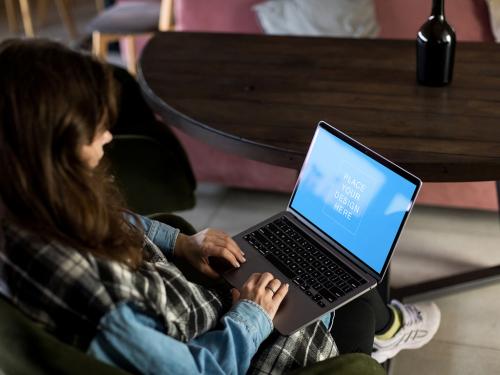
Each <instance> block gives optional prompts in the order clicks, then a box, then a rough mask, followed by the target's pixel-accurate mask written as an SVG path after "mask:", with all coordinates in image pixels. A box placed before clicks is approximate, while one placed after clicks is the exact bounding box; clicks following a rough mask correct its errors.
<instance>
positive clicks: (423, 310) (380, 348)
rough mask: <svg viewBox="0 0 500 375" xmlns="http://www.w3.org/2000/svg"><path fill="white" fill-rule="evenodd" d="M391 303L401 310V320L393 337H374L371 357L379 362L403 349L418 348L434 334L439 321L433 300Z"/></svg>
mask: <svg viewBox="0 0 500 375" xmlns="http://www.w3.org/2000/svg"><path fill="white" fill-rule="evenodd" d="M391 305H393V306H394V307H395V308H396V309H397V310H399V311H400V312H401V315H402V319H403V321H402V322H401V324H402V325H401V328H400V329H399V331H398V332H397V333H396V334H395V335H394V337H392V338H390V339H388V340H380V339H377V338H376V337H375V341H374V343H373V353H372V357H373V358H375V359H376V360H377V362H379V363H383V362H385V361H386V360H387V359H389V358H392V357H394V356H395V355H396V354H398V353H399V352H400V351H401V350H403V349H418V348H421V347H422V346H424V345H425V344H427V343H428V342H429V341H431V339H432V337H434V335H435V334H436V332H437V330H438V328H439V323H440V321H441V312H440V311H439V308H438V307H437V306H436V304H435V303H433V302H428V303H417V304H414V305H404V304H402V303H401V302H399V301H396V300H392V301H391Z"/></svg>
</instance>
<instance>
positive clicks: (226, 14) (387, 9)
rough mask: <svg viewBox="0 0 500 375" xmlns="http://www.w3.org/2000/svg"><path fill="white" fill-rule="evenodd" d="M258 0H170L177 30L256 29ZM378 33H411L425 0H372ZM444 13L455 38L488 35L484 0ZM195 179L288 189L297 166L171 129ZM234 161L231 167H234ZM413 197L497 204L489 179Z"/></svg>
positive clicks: (460, 3)
mask: <svg viewBox="0 0 500 375" xmlns="http://www.w3.org/2000/svg"><path fill="white" fill-rule="evenodd" d="M261 1H262V0H230V1H227V0H210V1H207V0H175V17H176V29H177V30H179V31H222V32H242V33H262V30H261V28H260V26H259V23H258V21H257V19H256V16H255V13H254V12H253V11H252V9H251V7H252V6H253V5H254V4H257V3H259V2H261ZM375 4H376V12H377V17H378V21H379V24H380V28H381V29H380V37H381V38H392V39H414V38H415V35H416V31H417V30H418V28H419V27H420V25H421V24H422V23H423V22H424V20H425V19H426V18H427V17H428V15H429V12H430V8H431V1H430V0H429V1H421V0H418V1H417V0H375ZM446 15H447V18H448V20H449V22H450V23H451V24H452V25H453V26H454V28H455V31H456V33H457V37H458V40H459V41H460V40H461V41H493V40H494V39H493V34H492V32H491V27H490V23H489V14H488V8H487V5H486V2H485V0H453V1H448V2H446ZM174 130H175V132H176V134H177V135H178V136H179V138H180V141H181V142H182V143H183V145H184V146H185V148H186V150H187V152H188V155H189V158H190V160H191V163H192V165H193V169H194V172H195V175H196V177H197V179H198V180H199V181H210V182H217V183H221V184H224V185H228V186H236V187H244V188H252V189H262V190H273V191H291V189H292V188H293V186H294V183H295V179H296V177H297V172H296V171H294V170H290V169H286V168H281V167H276V166H272V165H267V164H264V163H260V162H257V161H253V160H248V159H244V158H241V157H238V156H235V155H232V154H227V153H224V152H222V151H219V150H218V149H216V148H214V147H211V146H208V145H206V144H205V143H203V142H202V141H200V140H197V139H194V138H191V137H189V136H187V135H185V134H184V133H182V132H181V131H178V130H176V129H174ZM235 166H237V167H235ZM419 203H422V204H433V205H446V206H454V207H463V208H479V209H485V210H497V209H498V202H497V196H496V189H495V184H494V183H493V182H481V183H453V184H442V183H440V184H425V185H424V188H423V191H422V192H421V194H420V196H419Z"/></svg>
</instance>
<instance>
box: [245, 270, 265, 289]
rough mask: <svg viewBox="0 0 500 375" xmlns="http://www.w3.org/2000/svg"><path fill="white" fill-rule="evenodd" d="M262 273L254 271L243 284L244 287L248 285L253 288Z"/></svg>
mask: <svg viewBox="0 0 500 375" xmlns="http://www.w3.org/2000/svg"><path fill="white" fill-rule="evenodd" d="M260 275H261V273H252V274H251V275H250V276H249V277H248V279H247V281H246V282H245V284H243V287H248V288H253V287H254V286H255V284H256V283H257V281H258V280H259V279H260Z"/></svg>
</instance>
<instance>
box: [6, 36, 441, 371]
mask: <svg viewBox="0 0 500 375" xmlns="http://www.w3.org/2000/svg"><path fill="white" fill-rule="evenodd" d="M0 71H1V72H2V75H1V76H0V92H1V93H2V94H1V95H2V96H1V97H0V170H1V171H2V184H1V185H0V199H1V202H2V203H3V210H2V211H4V213H3V215H2V218H1V229H2V232H3V236H2V237H3V243H4V245H3V249H1V251H0V277H1V278H2V279H3V281H4V282H5V285H6V288H5V290H4V294H6V295H7V297H8V298H9V299H10V300H11V301H12V302H13V303H14V304H15V305H16V306H17V307H18V308H19V309H21V310H22V311H24V312H25V313H26V314H28V315H29V316H30V317H31V318H33V319H34V320H36V321H38V322H40V323H41V324H42V325H43V326H44V328H45V329H47V330H48V331H50V332H51V333H53V334H54V335H56V336H57V337H59V338H60V339H61V340H63V341H65V342H67V343H70V344H72V345H74V346H76V347H77V348H79V349H81V350H83V351H86V352H87V353H89V354H90V355H92V356H95V357H96V358H99V359H101V360H103V361H105V362H108V363H110V364H113V365H116V366H118V367H121V368H123V369H125V370H128V371H131V372H137V373H155V374H161V373H166V372H168V373H181V372H184V373H188V374H192V373H210V374H218V373H246V372H254V373H258V372H265V373H271V372H276V373H278V372H284V371H287V370H291V369H293V368H296V367H300V366H306V365H308V364H309V363H314V362H317V361H320V360H324V359H326V358H329V357H332V356H335V355H336V354H337V347H336V345H335V343H334V341H333V338H332V335H331V334H330V332H329V329H328V328H330V327H331V325H332V317H331V315H329V314H327V315H326V316H324V317H323V318H322V319H321V321H319V322H316V323H313V324H311V325H310V326H308V327H306V328H305V329H302V330H300V331H299V332H297V333H296V334H294V335H292V336H290V337H283V336H280V335H278V334H277V333H273V334H271V332H272V328H273V325H272V319H273V317H274V315H275V314H276V311H277V310H278V308H279V305H280V304H281V302H282V301H283V299H284V298H285V296H286V294H287V292H288V288H289V286H288V284H286V283H282V282H281V281H280V280H278V279H276V278H274V277H273V275H271V274H269V273H263V274H254V275H252V276H251V277H250V278H249V280H248V281H247V282H246V284H245V285H244V286H243V288H242V289H241V290H240V291H237V290H234V289H233V290H231V291H229V290H228V289H227V288H224V287H219V288H212V289H210V288H207V287H204V286H200V285H198V284H195V283H191V282H189V281H188V280H187V279H186V277H185V276H184V275H183V274H182V272H180V271H179V269H178V268H177V267H176V266H175V264H174V262H175V261H176V260H182V261H186V262H187V263H189V264H190V265H191V266H192V267H194V268H195V269H196V270H198V271H199V272H200V273H202V274H204V275H206V276H209V277H212V278H216V277H218V274H217V273H216V272H215V271H214V270H213V269H212V268H211V266H210V263H209V262H208V258H209V257H219V258H222V259H224V260H225V261H227V262H229V263H231V264H232V265H233V266H234V267H239V266H240V264H241V263H242V262H245V257H244V254H243V252H242V251H241V250H240V249H239V248H238V246H237V245H236V244H235V242H234V241H233V240H232V239H231V238H230V237H229V236H228V235H226V234H225V233H223V232H221V231H218V230H214V229H206V230H204V231H202V232H199V233H197V234H195V235H194V236H185V235H183V234H180V233H179V231H178V230H176V229H174V228H171V227H169V226H167V225H165V224H161V223H159V222H156V221H153V220H149V219H147V218H144V217H139V216H137V215H135V214H133V213H130V212H128V211H126V210H125V209H124V208H123V207H124V204H123V201H122V199H121V196H120V194H119V192H118V191H117V189H116V188H115V186H114V185H113V182H112V179H111V178H110V177H109V176H108V174H107V172H106V168H105V167H104V165H103V163H101V162H100V161H101V158H102V157H103V146H104V145H105V144H106V143H108V142H110V141H111V139H112V136H111V133H110V132H109V127H110V125H111V124H112V123H113V121H114V118H115V114H116V107H117V104H116V88H115V86H114V82H113V79H112V75H111V72H110V71H109V68H107V67H106V66H105V65H103V64H101V63H99V62H96V61H95V60H93V59H92V58H90V57H87V56H83V55H81V54H79V53H77V52H74V51H71V50H69V49H67V48H65V47H63V46H61V45H59V44H57V43H53V42H48V41H19V40H9V41H6V42H3V43H2V44H0ZM358 301H359V302H358ZM358 301H356V302H355V303H351V304H349V305H348V308H347V307H346V308H344V309H340V310H339V315H340V319H337V320H338V321H339V322H340V323H337V321H336V322H335V323H334V327H335V324H337V325H339V324H340V325H341V326H340V327H339V328H338V330H339V332H341V330H342V328H345V327H348V326H349V322H351V323H352V322H353V319H352V318H351V319H350V320H349V319H347V322H346V323H342V322H343V320H346V319H345V318H344V319H343V318H342V315H349V314H351V312H352V311H355V310H356V309H358V310H359V311H360V312H359V315H357V316H359V317H360V318H359V319H365V318H366V317H368V319H366V320H367V321H369V322H372V323H373V324H372V326H369V327H368V329H363V330H362V332H361V334H360V337H361V336H362V337H368V341H367V342H368V344H363V345H361V344H360V341H358V339H357V338H356V337H358V336H354V335H352V333H351V332H347V333H346V337H347V341H346V342H347V344H345V346H344V347H345V348H348V347H349V345H350V344H349V343H350V342H351V343H352V342H354V343H355V345H354V346H353V349H352V350H354V351H357V350H364V351H365V352H367V353H371V351H372V345H373V335H374V332H378V333H383V334H384V335H383V336H381V337H379V338H378V339H377V340H378V341H380V342H382V343H384V342H385V343H390V345H389V346H387V345H386V346H387V347H383V346H379V347H378V351H377V353H378V357H379V358H378V359H379V360H384V359H385V358H387V357H389V356H393V355H395V354H396V353H397V352H398V351H399V350H401V349H402V348H403V347H401V345H399V346H398V345H394V344H393V342H396V341H398V339H397V337H398V335H399V336H401V334H403V333H405V332H406V331H405V330H406V328H405V327H407V324H406V323H408V322H410V321H411V320H412V319H413V317H417V315H419V316H420V321H421V322H422V317H423V318H429V317H431V318H433V319H434V321H435V320H436V319H435V318H436V309H437V308H435V306H434V305H428V306H421V307H420V308H419V309H416V311H417V312H418V314H417V313H415V312H412V311H414V310H415V307H414V306H413V307H412V309H413V310H412V309H408V307H407V306H405V305H399V304H395V305H394V306H393V307H390V308H389V307H387V306H386V305H385V304H383V303H382V301H381V299H380V297H379V296H378V295H377V294H376V293H371V294H370V295H369V296H368V297H365V298H364V300H363V299H359V300H358ZM363 301H364V302H363ZM364 304H366V306H367V307H366V308H362V309H360V308H359V306H364ZM342 311H346V314H341V312H342ZM438 313H439V312H437V314H438ZM412 314H413V315H412ZM402 320H403V321H402ZM424 320H427V321H429V319H424ZM431 320H432V319H431ZM413 323H414V322H412V324H413ZM370 324H371V323H370ZM438 325H439V321H438V322H437V325H436V324H434V326H432V327H431V328H432V329H430V330H429V334H428V335H426V337H425V340H420V341H418V342H417V344H418V345H421V344H423V343H425V342H427V341H429V340H430V337H432V335H433V334H434V333H435V331H436V330H437V326H438ZM355 326H356V327H358V328H359V327H361V326H363V325H362V324H360V322H359V321H358V322H355ZM417 326H418V325H417ZM418 327H419V326H418ZM427 328H429V327H427ZM334 332H335V330H334ZM387 339H388V341H384V340H387ZM370 340H371V341H370ZM391 340H392V342H391ZM341 341H342V340H341ZM399 341H401V340H399ZM363 346H365V348H362V347H363ZM366 346H368V347H367V348H366ZM375 347H377V342H376V343H375ZM349 350H351V349H346V351H349Z"/></svg>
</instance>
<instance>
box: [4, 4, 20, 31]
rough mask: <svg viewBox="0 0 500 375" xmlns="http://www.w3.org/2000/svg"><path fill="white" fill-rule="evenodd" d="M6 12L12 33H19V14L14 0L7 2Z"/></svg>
mask: <svg viewBox="0 0 500 375" xmlns="http://www.w3.org/2000/svg"><path fill="white" fill-rule="evenodd" d="M5 10H6V14H7V23H8V24H9V30H10V32H12V33H17V32H18V31H19V27H18V23H17V13H16V6H15V4H14V0H5Z"/></svg>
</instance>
